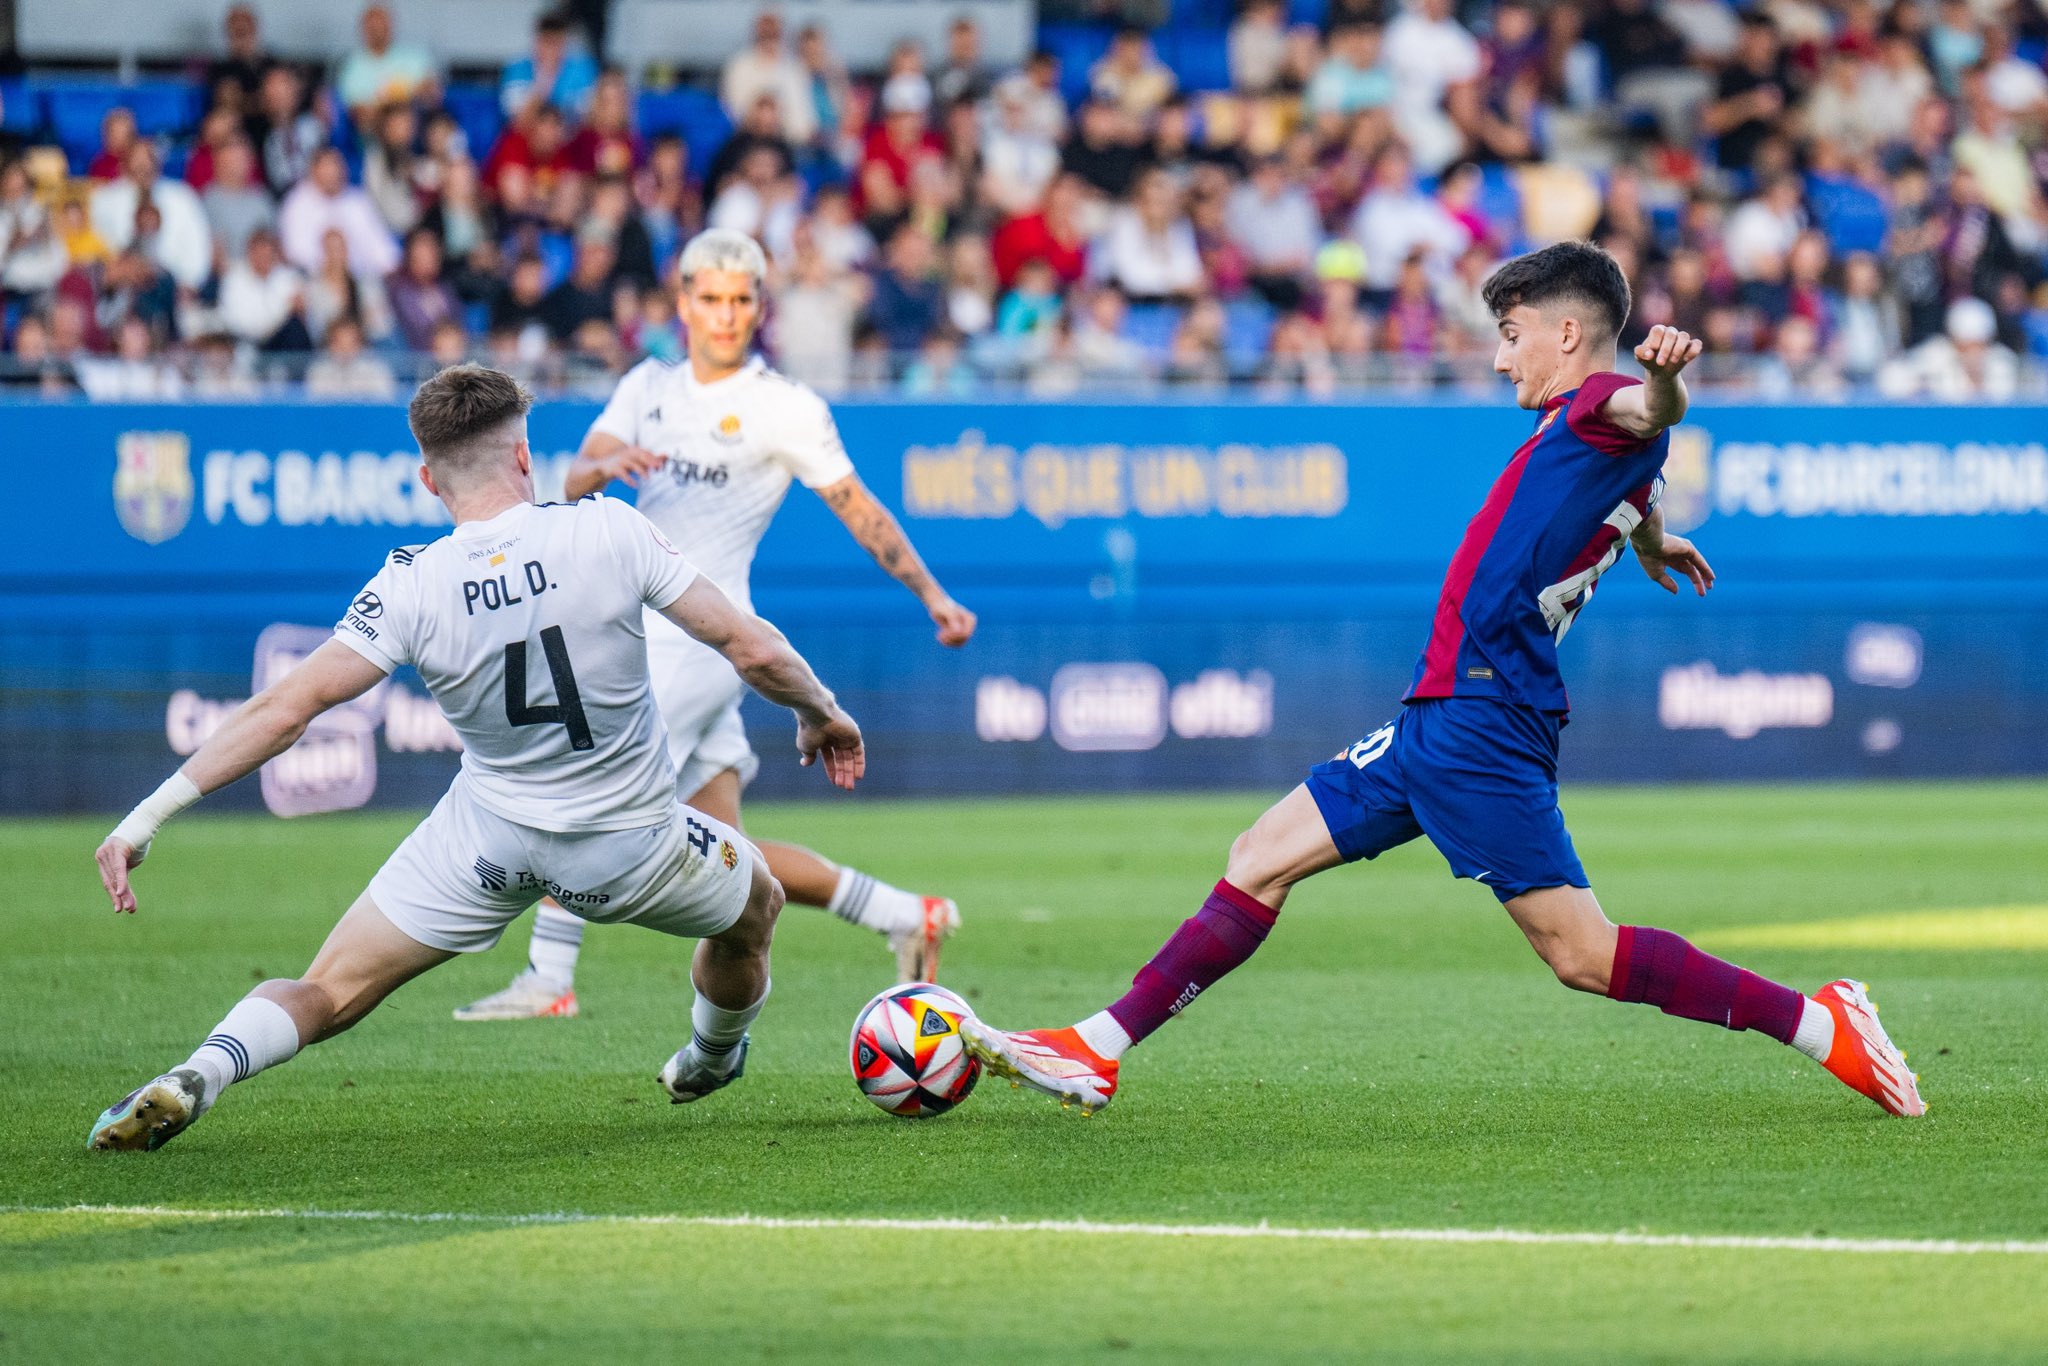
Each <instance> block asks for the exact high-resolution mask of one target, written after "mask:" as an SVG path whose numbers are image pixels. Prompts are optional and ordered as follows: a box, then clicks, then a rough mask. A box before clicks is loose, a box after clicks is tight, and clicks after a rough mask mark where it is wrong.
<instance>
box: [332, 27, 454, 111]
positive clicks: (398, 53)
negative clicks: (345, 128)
mask: <svg viewBox="0 0 2048 1366" xmlns="http://www.w3.org/2000/svg"><path fill="white" fill-rule="evenodd" d="M361 33H362V36H363V45H362V46H361V47H359V48H357V49H356V50H355V51H354V52H351V53H349V55H348V58H347V60H345V61H344V62H342V64H341V70H340V72H339V73H337V75H336V76H335V79H334V87H335V93H336V94H338V95H340V96H341V102H342V103H343V104H345V105H347V106H348V111H349V113H350V114H351V115H352V116H353V117H354V118H355V121H356V126H357V127H360V128H367V127H368V126H369V121H370V117H371V115H373V114H375V113H376V112H377V110H378V109H379V108H381V107H383V106H384V105H387V104H397V103H411V102H414V101H421V102H424V103H433V102H435V101H434V100H432V99H430V98H427V97H429V96H431V95H432V92H433V90H434V84H435V82H434V62H433V59H432V58H431V57H429V56H427V50H426V49H425V48H423V47H418V46H415V45H414V44H411V43H397V42H393V41H392V37H393V28H392V23H391V11H390V10H389V9H387V8H385V7H384V6H383V5H370V6H368V7H366V8H365V9H364V10H363V17H362V20H361Z"/></svg>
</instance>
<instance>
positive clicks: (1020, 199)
mask: <svg viewBox="0 0 2048 1366" xmlns="http://www.w3.org/2000/svg"><path fill="white" fill-rule="evenodd" d="M990 102H991V103H992V104H993V105H994V106H995V111H994V112H995V119H996V126H995V127H994V128H991V129H990V130H989V131H988V132H987V134H985V135H984V136H983V138H982V140H981V197H982V199H983V200H984V201H986V202H987V203H988V204H990V205H992V206H993V207H994V208H996V209H997V210H998V211H999V212H1000V213H1001V214H1002V216H1003V217H1004V218H1015V217H1016V216H1017V215H1019V214H1025V213H1030V212H1031V211H1032V210H1034V209H1036V208H1037V207H1038V206H1039V204H1040V203H1041V202H1042V201H1043V200H1044V199H1045V187H1046V186H1048V185H1050V184H1052V178H1053V177H1054V176H1056V175H1058V174H1059V170H1060V149H1059V146H1058V144H1056V143H1055V142H1054V141H1053V140H1052V139H1051V138H1049V137H1047V136H1046V135H1045V134H1044V133H1043V132H1041V131H1039V130H1038V129H1037V128H1035V127H1034V126H1033V125H1032V121H1031V106H1030V95H1029V93H1028V92H1027V91H1026V90H1024V89H1023V88H1021V87H1019V86H1017V85H1015V84H1012V83H1009V82H1005V83H1004V84H1003V85H1001V86H999V87H998V88H997V89H996V92H995V97H994V99H993V100H991V101H990Z"/></svg>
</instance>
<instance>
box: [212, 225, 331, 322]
mask: <svg viewBox="0 0 2048 1366" xmlns="http://www.w3.org/2000/svg"><path fill="white" fill-rule="evenodd" d="M305 314H306V277H305V276H303V275H301V274H300V273H299V272H298V271H297V270H295V269H293V268H292V267H291V266H289V265H286V264H285V261H284V257H283V256H282V255H280V254H279V252H278V247H277V234H276V233H274V232H272V231H271V230H270V229H269V228H258V229H256V231H254V232H252V233H250V234H249V250H248V254H247V255H245V256H244V257H243V258H242V259H241V260H238V261H236V262H235V263H234V264H233V265H231V266H229V267H228V268H227V272H226V274H224V275H222V276H221V281H220V321H221V325H222V326H223V327H225V328H227V330H228V331H229V332H231V333H233V334H234V335H235V336H236V337H237V338H239V339H240V340H242V341H245V342H248V343H249V344H250V345H251V346H254V347H257V348H259V349H260V350H264V351H305V350H309V349H311V347H312V345H313V341H312V337H311V336H310V335H309V334H308V332H307V330H306V323H305Z"/></svg>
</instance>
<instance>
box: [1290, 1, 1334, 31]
mask: <svg viewBox="0 0 2048 1366" xmlns="http://www.w3.org/2000/svg"><path fill="white" fill-rule="evenodd" d="M1329 17H1330V0H1287V22H1288V23H1290V24H1314V25H1315V26H1316V27H1317V28H1321V27H1322V26H1323V21H1324V20H1326V19H1328V18H1329Z"/></svg>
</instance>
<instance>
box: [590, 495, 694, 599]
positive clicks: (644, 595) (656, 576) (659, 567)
mask: <svg viewBox="0 0 2048 1366" xmlns="http://www.w3.org/2000/svg"><path fill="white" fill-rule="evenodd" d="M596 502H597V504H598V506H599V507H600V508H601V509H602V512H603V515H604V516H605V518H606V519H607V530H608V531H609V532H610V535H611V540H612V549H613V550H614V551H616V552H617V554H618V557H619V562H620V565H621V566H622V567H623V568H624V569H625V571H626V581H627V582H628V583H629V584H630V585H631V586H632V589H633V591H634V592H635V593H637V594H638V595H639V597H640V601H641V602H643V603H645V604H647V605H648V606H649V607H652V608H653V609H654V610H655V611H657V612H658V611H660V610H661V609H662V608H664V607H666V606H668V605H669V604H670V603H672V602H674V601H675V600H676V599H677V598H679V597H681V596H682V595H683V594H684V592H685V591H687V590H688V588H689V587H690V585H691V584H692V583H695V582H696V581H697V566H695V565H693V564H691V563H690V562H689V561H688V560H687V559H685V558H683V552H682V551H680V550H678V549H676V548H675V546H674V545H673V544H672V543H671V542H670V541H669V539H668V537H666V536H664V535H662V534H661V529H660V528H659V527H657V526H655V525H654V523H652V522H650V521H648V520H647V518H646V516H645V515H644V514H642V513H641V512H640V510H639V509H637V508H635V507H632V506H631V505H629V504H626V503H622V502H620V501H619V500H618V499H616V498H607V497H605V496H604V495H603V494H599V495H598V496H597V499H596Z"/></svg>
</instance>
